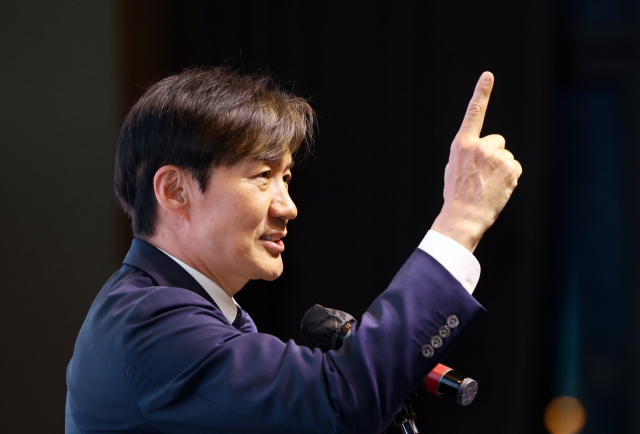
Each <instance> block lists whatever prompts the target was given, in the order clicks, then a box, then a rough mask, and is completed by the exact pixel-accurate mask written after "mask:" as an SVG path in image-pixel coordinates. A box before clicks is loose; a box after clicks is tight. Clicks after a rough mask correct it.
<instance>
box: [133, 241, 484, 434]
mask: <svg viewBox="0 0 640 434" xmlns="http://www.w3.org/2000/svg"><path fill="white" fill-rule="evenodd" d="M483 312H484V309H483V308H482V307H481V306H480V305H479V304H478V303H477V301H476V300H475V299H474V298H473V297H471V295H469V293H468V292H467V291H466V290H465V289H464V288H463V287H462V285H461V284H460V283H459V282H458V281H457V280H456V279H455V278H454V277H453V276H451V274H449V272H447V271H446V269H444V268H443V267H442V266H441V265H440V264H439V263H438V262H437V261H435V260H434V259H433V258H432V257H431V256H429V255H428V254H427V253H425V252H424V251H422V250H416V251H415V252H414V253H413V255H412V256H411V257H410V258H409V260H408V261H407V262H406V263H405V265H404V266H403V267H402V269H401V270H400V271H399V272H398V274H397V275H396V277H395V278H394V279H393V281H392V282H391V284H390V286H389V287H388V288H387V289H386V290H385V291H384V292H383V293H382V294H381V295H380V296H379V297H377V298H376V300H375V301H374V302H373V304H372V305H371V306H370V307H369V309H368V310H367V312H366V313H365V314H364V315H363V318H362V321H361V322H360V323H359V326H358V327H357V329H356V330H355V331H354V332H353V334H352V336H351V337H350V338H349V339H347V340H346V341H345V343H344V345H343V347H342V348H341V349H340V350H339V351H330V352H328V353H322V352H321V351H319V350H313V351H312V350H310V349H309V348H307V347H303V346H298V345H296V344H295V343H294V342H293V341H289V342H287V343H283V342H282V341H280V340H279V339H277V338H275V337H273V336H270V335H266V334H262V333H251V334H241V333H240V332H238V331H237V330H236V329H234V328H233V327H230V326H229V325H228V324H225V323H223V322H222V321H220V320H219V313H217V312H216V311H215V308H213V307H212V306H211V305H210V304H209V303H207V302H206V301H205V300H204V299H202V298H200V297H199V296H197V295H196V294H194V293H192V292H190V291H186V290H180V289H177V288H158V289H157V290H155V291H153V292H151V293H150V294H149V295H147V296H145V297H144V298H142V299H141V300H140V301H139V302H138V303H137V304H136V305H135V307H134V308H133V309H132V310H131V312H130V314H129V315H128V317H127V320H126V322H125V325H124V327H123V330H122V355H123V358H124V359H125V362H126V363H125V370H126V376H127V380H128V382H129V387H130V389H131V393H132V395H133V396H134V399H135V400H136V403H137V405H138V408H139V410H140V412H141V414H142V415H144V417H145V419H147V421H148V422H149V423H150V424H151V425H153V426H154V427H155V428H156V429H157V430H158V431H159V432H181V433H200V432H214V431H215V432H225V433H235V432H238V433H240V432H242V433H272V432H273V433H276V432H277V433H281V432H282V431H283V430H286V429H293V430H295V431H296V432H305V433H323V434H324V433H329V432H331V433H348V432H358V433H363V432H365V433H366V432H369V433H375V432H379V431H380V430H382V429H384V428H385V427H386V426H387V425H388V423H389V422H390V420H391V418H392V417H393V415H394V414H395V412H396V411H397V410H398V408H399V407H400V405H401V403H402V401H403V400H404V399H405V398H406V397H407V396H408V395H409V394H410V393H411V391H412V390H413V389H415V388H416V387H417V386H418V384H419V383H420V382H421V381H422V379H423V378H424V377H425V376H426V374H427V373H428V372H429V371H430V370H431V369H432V368H433V367H434V366H435V365H436V364H437V363H438V361H439V360H440V359H441V358H442V356H443V355H444V354H446V352H447V351H448V350H449V349H450V348H451V347H453V346H454V345H455V344H456V342H457V341H458V340H459V339H460V338H461V337H462V336H463V335H464V334H465V333H466V331H468V330H469V328H470V327H471V326H472V325H473V323H475V322H476V321H477V319H478V318H479V317H480V316H481V314H482V313H483ZM449 315H456V316H457V317H458V319H459V322H460V324H459V326H458V327H456V328H455V329H453V330H452V333H451V336H450V337H449V338H447V339H446V340H445V341H444V344H443V346H442V347H440V348H438V349H436V350H435V354H434V355H433V356H432V357H429V358H426V357H424V356H423V354H422V347H423V346H424V345H425V344H427V343H429V341H430V339H431V337H432V336H433V335H435V334H437V331H438V328H439V327H440V326H442V325H444V324H445V321H446V318H447V317H448V316H449Z"/></svg>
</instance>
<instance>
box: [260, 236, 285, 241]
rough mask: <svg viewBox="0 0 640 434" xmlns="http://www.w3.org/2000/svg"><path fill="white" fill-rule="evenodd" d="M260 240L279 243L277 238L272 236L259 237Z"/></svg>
mask: <svg viewBox="0 0 640 434" xmlns="http://www.w3.org/2000/svg"><path fill="white" fill-rule="evenodd" d="M260 239H261V240H265V241H274V242H278V241H280V238H279V237H274V236H273V235H263V236H261V237H260Z"/></svg>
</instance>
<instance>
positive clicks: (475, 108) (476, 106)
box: [467, 101, 483, 116]
mask: <svg viewBox="0 0 640 434" xmlns="http://www.w3.org/2000/svg"><path fill="white" fill-rule="evenodd" d="M482 111H483V107H482V104H480V103H479V102H477V101H471V102H470V103H469V107H468V108H467V112H469V114H471V115H473V116H477V115H479V114H481V113H482Z"/></svg>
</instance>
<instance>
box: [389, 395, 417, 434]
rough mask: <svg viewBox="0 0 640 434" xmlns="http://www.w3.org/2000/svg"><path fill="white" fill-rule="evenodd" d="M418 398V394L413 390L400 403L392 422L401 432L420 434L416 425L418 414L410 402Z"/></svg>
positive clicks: (403, 433) (404, 433)
mask: <svg viewBox="0 0 640 434" xmlns="http://www.w3.org/2000/svg"><path fill="white" fill-rule="evenodd" d="M419 400H420V394H419V393H418V392H413V393H411V395H409V397H408V398H407V399H405V401H404V402H403V403H402V407H401V408H400V411H399V412H398V414H396V415H395V416H394V417H393V422H394V423H395V424H396V426H397V427H398V428H400V431H402V434H420V433H419V431H418V427H417V426H416V419H417V418H418V415H417V414H416V412H415V410H414V409H413V406H412V404H413V403H415V402H418V401H419Z"/></svg>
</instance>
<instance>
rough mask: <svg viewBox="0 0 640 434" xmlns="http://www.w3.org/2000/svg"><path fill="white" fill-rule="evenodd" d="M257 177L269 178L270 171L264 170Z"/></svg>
mask: <svg viewBox="0 0 640 434" xmlns="http://www.w3.org/2000/svg"><path fill="white" fill-rule="evenodd" d="M258 176H260V178H270V177H271V171H270V170H265V171H264V172H262V173H261V174H260V175H258Z"/></svg>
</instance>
